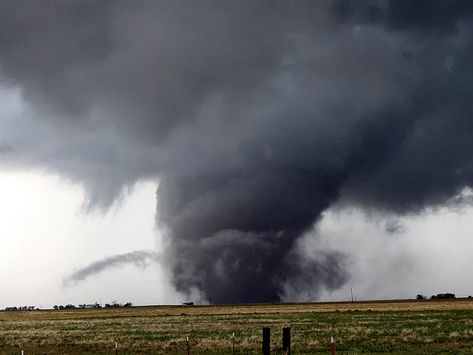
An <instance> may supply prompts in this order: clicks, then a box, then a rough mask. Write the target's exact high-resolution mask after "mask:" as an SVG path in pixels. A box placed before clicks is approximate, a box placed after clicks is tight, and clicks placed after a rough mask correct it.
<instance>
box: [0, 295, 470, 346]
mask: <svg viewBox="0 0 473 355" xmlns="http://www.w3.org/2000/svg"><path fill="white" fill-rule="evenodd" d="M264 326H265V327H270V328H271V341H272V344H271V349H272V351H273V352H274V353H275V354H276V353H279V354H280V353H281V351H280V348H281V337H282V328H283V327H286V326H289V327H291V330H292V354H329V353H330V350H329V346H328V341H329V338H330V336H333V337H334V338H335V340H336V342H337V354H353V353H355V354H361V353H370V354H381V353H396V354H432V353H451V354H469V353H473V300H470V299H458V300H437V301H432V300H429V301H373V302H355V303H351V302H345V303H343V302H342V303H299V304H267V305H238V306H156V307H133V308H120V309H96V310H59V311H14V312H5V311H2V312H0V353H1V354H19V353H20V352H21V350H24V351H25V355H29V354H83V353H89V354H112V353H115V342H116V343H117V344H118V353H119V354H136V353H148V354H187V345H186V337H189V341H190V345H191V353H192V354H204V353H205V354H210V353H212V354H231V353H232V340H231V337H232V334H233V333H235V344H236V352H237V353H241V354H259V353H261V333H262V327H264Z"/></svg>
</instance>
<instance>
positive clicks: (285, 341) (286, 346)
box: [282, 327, 291, 355]
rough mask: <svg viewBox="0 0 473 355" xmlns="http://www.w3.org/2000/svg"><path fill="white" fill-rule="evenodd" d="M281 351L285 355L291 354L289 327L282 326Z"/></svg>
mask: <svg viewBox="0 0 473 355" xmlns="http://www.w3.org/2000/svg"><path fill="white" fill-rule="evenodd" d="M282 351H283V353H284V354H285V355H291V328H289V327H286V328H282Z"/></svg>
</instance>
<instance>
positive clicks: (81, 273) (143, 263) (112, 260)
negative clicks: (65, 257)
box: [63, 250, 159, 286]
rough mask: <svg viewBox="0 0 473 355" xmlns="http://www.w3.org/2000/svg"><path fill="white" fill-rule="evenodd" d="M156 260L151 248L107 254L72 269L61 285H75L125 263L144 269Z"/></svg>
mask: <svg viewBox="0 0 473 355" xmlns="http://www.w3.org/2000/svg"><path fill="white" fill-rule="evenodd" d="M158 261H159V257H158V254H157V253H156V252H154V251H152V250H135V251H132V252H130V253H125V254H119V255H113V256H109V257H107V258H104V259H102V260H98V261H94V262H92V263H90V264H89V265H87V266H84V267H82V268H80V269H78V270H76V271H74V272H73V273H72V274H70V275H69V276H67V277H66V278H64V279H63V286H72V285H76V284H78V283H79V282H82V281H85V280H86V279H88V278H89V277H91V276H94V275H97V274H100V273H102V272H104V271H107V270H110V269H114V268H120V267H123V266H126V265H134V266H136V267H138V268H140V269H144V268H146V267H148V266H149V264H150V263H157V262H158Z"/></svg>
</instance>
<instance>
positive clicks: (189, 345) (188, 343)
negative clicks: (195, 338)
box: [186, 337, 191, 355]
mask: <svg viewBox="0 0 473 355" xmlns="http://www.w3.org/2000/svg"><path fill="white" fill-rule="evenodd" d="M186 341H187V355H190V354H191V344H190V342H189V337H187V338H186Z"/></svg>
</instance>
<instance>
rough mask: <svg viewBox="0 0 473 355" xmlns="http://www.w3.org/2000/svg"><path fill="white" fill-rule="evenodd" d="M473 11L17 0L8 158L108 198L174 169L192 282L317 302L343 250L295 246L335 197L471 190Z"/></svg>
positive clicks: (165, 211)
mask: <svg viewBox="0 0 473 355" xmlns="http://www.w3.org/2000/svg"><path fill="white" fill-rule="evenodd" d="M447 3H448V4H449V5H448V6H447V5H445V4H447ZM469 4H470V2H469V1H407V0H406V1H404V0H399V1H394V0H393V1H317V2H314V1H297V2H290V1H287V2H285V1H238V2H235V1H210V0H209V1H199V2H188V1H173V2H165V1H139V2H135V1H120V0H115V1H92V0H89V1H81V2H78V1H51V0H42V1H30V2H28V1H25V2H18V1H8V0H6V1H2V2H1V3H0V74H1V78H2V80H3V82H4V83H5V85H9V86H10V87H15V88H19V90H20V92H21V95H22V97H23V100H24V102H25V103H26V104H27V105H28V109H29V112H30V113H29V115H28V116H27V117H26V118H25V117H22V118H21V119H20V118H17V119H16V121H15V120H14V119H13V118H10V119H9V121H8V122H9V123H8V125H9V126H15V124H16V122H20V123H17V124H18V125H19V127H20V126H21V127H24V129H21V130H12V129H10V130H9V131H8V132H10V133H9V136H8V137H6V138H5V140H1V141H6V142H8V143H9V145H11V146H12V151H13V152H14V154H2V155H0V159H1V160H2V161H3V162H5V163H7V162H8V163H10V164H11V160H15V161H16V162H17V163H16V164H23V165H29V166H37V167H41V168H46V169H51V170H54V171H58V172H60V173H61V174H63V175H64V176H66V177H68V178H70V179H73V180H75V181H80V182H81V183H83V184H84V185H85V186H86V188H87V191H88V192H89V195H90V203H91V204H92V205H94V206H107V205H108V204H110V203H111V202H112V201H113V200H114V199H115V198H117V196H119V195H120V193H121V192H122V191H123V189H124V188H127V187H130V186H132V185H133V183H134V182H136V181H138V180H140V179H150V178H152V179H159V188H158V192H157V223H158V226H159V228H160V230H162V231H163V233H164V235H165V238H166V245H167V247H166V250H165V255H164V257H163V258H164V262H165V263H166V264H167V265H168V266H169V269H170V270H171V273H172V276H173V282H174V285H175V287H176V289H177V290H179V291H181V292H184V293H188V294H194V292H199V293H200V294H201V295H202V297H203V298H211V299H212V301H213V302H216V303H224V302H263V301H277V300H279V299H287V298H288V297H291V295H294V294H295V291H294V290H297V291H296V292H299V291H300V293H304V294H309V295H311V296H310V297H317V295H318V294H319V293H320V292H321V291H324V290H333V289H336V288H339V287H341V286H342V285H343V284H344V283H345V282H346V281H347V280H348V278H349V273H348V272H347V271H346V269H345V267H344V265H345V257H344V256H343V255H342V254H339V253H336V252H334V251H319V252H318V253H317V255H312V256H311V255H304V256H302V255H301V254H302V251H301V250H300V248H299V246H298V241H299V240H300V237H301V236H302V235H304V234H305V233H306V232H308V231H309V230H311V229H312V228H313V227H314V225H315V224H316V223H317V222H318V221H319V220H320V218H323V212H324V211H325V210H327V209H328V208H329V207H330V206H332V205H333V204H334V203H337V204H339V205H342V206H346V205H350V206H357V207H360V208H363V209H366V210H376V211H381V212H383V211H386V212H388V213H391V214H393V213H394V214H399V215H405V214H409V213H418V212H419V211H422V210H423V209H425V208H426V207H436V206H440V205H444V204H446V203H451V202H450V201H453V200H452V198H454V197H455V196H458V195H459V194H460V193H461V192H462V191H464V190H465V188H468V187H471V186H472V183H473V158H472V157H473V155H472V153H473V139H472V138H473V120H472V114H473V108H472V107H473V106H472V105H471V83H472V82H473V70H472V67H471V63H472V62H473V61H472V60H473V38H472V37H473V31H472V30H473V23H472V11H471V5H469ZM7 128H8V127H7ZM22 137H23V139H20V138H22ZM25 137H26V138H25ZM463 200H464V199H463ZM307 290H310V292H308V291H307Z"/></svg>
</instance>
